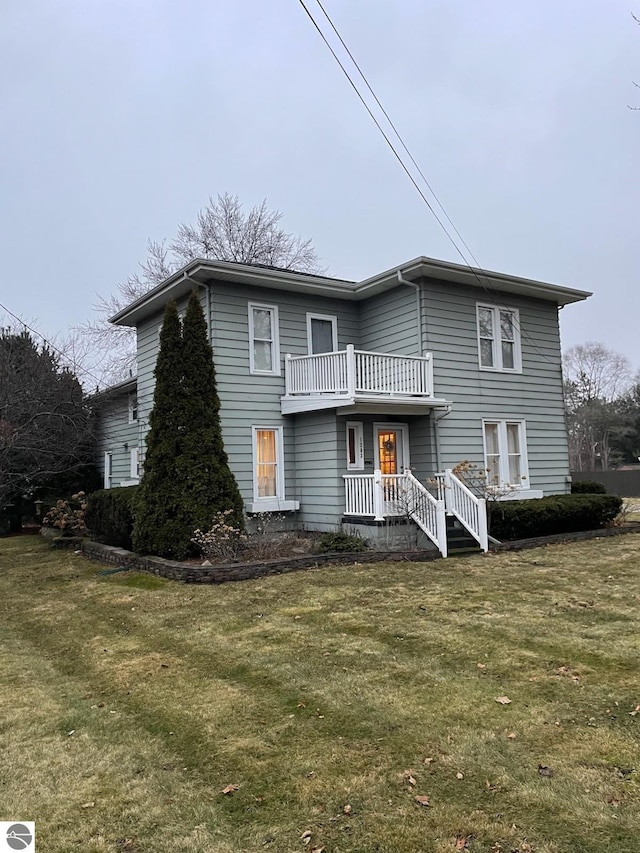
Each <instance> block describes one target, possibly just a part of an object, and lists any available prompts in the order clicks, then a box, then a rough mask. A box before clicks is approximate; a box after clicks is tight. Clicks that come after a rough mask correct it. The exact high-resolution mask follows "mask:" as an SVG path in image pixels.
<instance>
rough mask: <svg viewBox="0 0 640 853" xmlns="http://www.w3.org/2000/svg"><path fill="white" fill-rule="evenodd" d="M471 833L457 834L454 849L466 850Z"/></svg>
mask: <svg viewBox="0 0 640 853" xmlns="http://www.w3.org/2000/svg"><path fill="white" fill-rule="evenodd" d="M472 838H473V836H472V835H459V836H458V837H457V838H456V850H468V849H469V842H470V841H471V839H472Z"/></svg>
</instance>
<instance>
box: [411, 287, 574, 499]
mask: <svg viewBox="0 0 640 853" xmlns="http://www.w3.org/2000/svg"><path fill="white" fill-rule="evenodd" d="M478 302H481V303H484V304H495V305H503V306H509V307H513V308H517V309H518V310H519V313H520V325H521V346H522V373H500V372H491V371H483V370H480V369H479V364H478V344H477V331H476V304H477V303H478ZM424 304H425V337H426V342H427V347H428V349H429V350H430V351H431V352H432V353H433V359H434V365H433V373H434V384H435V393H436V396H438V397H444V398H446V399H448V400H451V401H453V409H452V412H451V414H449V415H448V416H447V417H445V418H443V419H442V420H441V421H440V423H439V436H440V451H441V459H440V463H441V467H442V468H447V467H453V466H455V465H456V464H457V463H458V462H460V461H462V460H463V459H468V460H469V461H471V462H474V463H475V464H477V465H480V466H484V451H483V442H482V419H483V418H487V419H496V420H503V419H524V420H525V422H526V434H527V452H528V461H529V476H530V485H531V488H532V489H542V490H544V492H545V493H564V492H566V491H568V489H569V487H568V484H567V482H566V478H567V475H568V473H569V460H568V448H567V437H566V430H565V421H564V403H563V395H562V373H561V367H560V336H559V330H558V316H557V308H556V306H555V305H554V304H552V303H548V302H543V301H541V300H534V299H526V298H523V297H516V296H513V295H511V294H508V293H503V294H500V293H496V292H493V291H491V292H490V293H485V292H484V291H482V290H480V289H478V288H463V287H461V286H459V285H457V286H453V285H451V284H448V283H446V282H437V281H429V282H428V283H426V284H425V300H424Z"/></svg>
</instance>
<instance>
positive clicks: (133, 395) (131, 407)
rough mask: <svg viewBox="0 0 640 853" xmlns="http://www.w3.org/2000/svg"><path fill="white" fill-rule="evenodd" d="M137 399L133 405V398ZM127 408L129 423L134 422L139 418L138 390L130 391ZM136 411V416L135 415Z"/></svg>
mask: <svg viewBox="0 0 640 853" xmlns="http://www.w3.org/2000/svg"><path fill="white" fill-rule="evenodd" d="M134 399H135V401H136V404H135V406H134V405H133V400H134ZM127 408H128V412H129V423H130V424H134V423H136V422H137V420H138V392H137V391H130V392H129V396H128V398H127ZM134 413H135V417H134Z"/></svg>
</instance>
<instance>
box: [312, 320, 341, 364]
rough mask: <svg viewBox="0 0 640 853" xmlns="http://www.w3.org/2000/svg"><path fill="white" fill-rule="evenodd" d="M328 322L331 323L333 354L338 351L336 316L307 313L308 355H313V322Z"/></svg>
mask: <svg viewBox="0 0 640 853" xmlns="http://www.w3.org/2000/svg"><path fill="white" fill-rule="evenodd" d="M312 320H326V321H327V322H329V323H331V352H336V351H337V349H338V318H337V317H336V316H335V315H334V314H311V313H309V312H307V353H308V355H313V343H312V337H311V321H312Z"/></svg>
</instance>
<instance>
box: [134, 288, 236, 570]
mask: <svg viewBox="0 0 640 853" xmlns="http://www.w3.org/2000/svg"><path fill="white" fill-rule="evenodd" d="M155 375H156V390H155V395H154V406H153V411H152V413H151V416H150V419H149V425H150V431H149V435H148V437H147V456H146V459H145V465H144V476H143V478H142V481H141V483H140V490H139V495H138V500H137V510H136V524H135V529H134V547H135V549H136V550H141V551H143V552H146V553H154V554H160V555H162V556H165V557H172V558H174V559H182V558H183V557H185V556H187V555H188V554H189V553H192V552H193V544H192V543H191V537H192V535H193V531H194V530H195V529H196V528H200V529H202V530H208V529H209V528H210V527H211V524H212V522H213V520H214V516H215V515H216V513H218V512H224V511H225V510H232V514H231V515H230V516H229V517H228V519H227V524H231V525H233V526H234V527H237V528H240V529H241V528H242V527H243V507H242V499H241V497H240V492H239V490H238V486H237V483H236V481H235V478H234V476H233V474H232V473H231V470H230V468H229V463H228V459H227V454H226V453H225V450H224V444H223V441H222V430H221V427H220V414H219V412H220V400H219V398H218V393H217V388H216V372H215V367H214V364H213V354H212V351H211V346H210V344H209V342H208V340H207V327H206V322H205V318H204V314H203V312H202V307H201V305H200V302H199V300H198V297H197V294H196V293H195V292H194V293H193V294H192V296H191V299H190V300H189V305H188V308H187V313H186V316H185V319H184V324H183V329H182V336H180V321H179V319H178V315H177V312H176V308H175V305H174V304H173V303H170V305H169V306H167V311H166V313H165V322H164V325H163V329H162V332H161V335H160V353H159V354H158V362H157V365H156V372H155Z"/></svg>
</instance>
